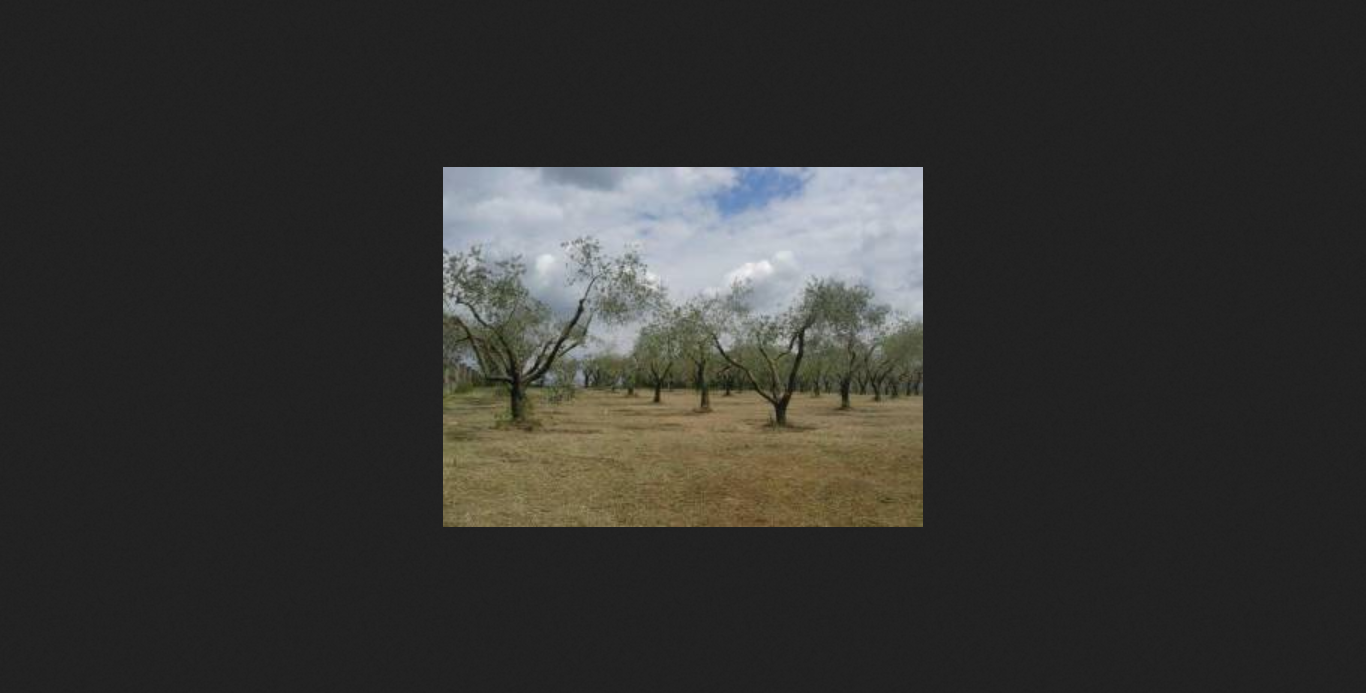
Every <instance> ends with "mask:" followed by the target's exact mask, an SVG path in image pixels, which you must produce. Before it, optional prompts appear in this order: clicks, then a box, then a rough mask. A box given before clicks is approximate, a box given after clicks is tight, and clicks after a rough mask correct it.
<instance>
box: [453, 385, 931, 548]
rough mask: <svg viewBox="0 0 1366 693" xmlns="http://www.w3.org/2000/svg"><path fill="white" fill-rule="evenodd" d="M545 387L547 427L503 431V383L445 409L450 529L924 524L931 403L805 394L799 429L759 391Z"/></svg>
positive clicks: (797, 408)
mask: <svg viewBox="0 0 1366 693" xmlns="http://www.w3.org/2000/svg"><path fill="white" fill-rule="evenodd" d="M639 392H640V395H641V396H639V397H636V398H634V399H628V398H626V397H623V396H622V393H620V392H618V393H616V394H611V393H607V392H592V391H589V392H583V391H581V392H579V394H578V397H577V398H576V399H575V400H574V401H572V402H567V403H564V404H560V405H558V406H557V405H551V404H547V403H545V402H544V401H543V400H542V399H541V393H540V392H533V393H532V397H533V398H535V405H536V409H535V414H534V416H535V417H536V418H538V419H540V421H541V423H542V424H543V426H542V427H541V428H540V429H538V430H534V431H520V430H515V429H513V430H508V429H498V428H496V427H495V417H496V415H497V414H499V413H502V412H504V411H505V410H506V408H507V402H506V401H505V400H503V399H498V398H497V397H496V394H495V392H494V391H493V390H488V389H484V390H477V391H475V392H473V393H470V394H466V395H461V396H459V397H457V398H455V400H454V401H453V403H452V404H451V405H450V406H449V407H447V409H446V411H445V413H444V414H443V417H442V418H443V421H442V424H443V425H442V427H443V445H442V456H441V457H442V490H443V493H444V505H443V508H442V517H443V524H444V525H445V526H447V527H455V526H544V525H553V526H603V527H608V526H660V525H664V526H791V525H822V526H903V527H904V526H914V527H920V526H923V525H924V502H923V487H924V455H923V449H924V426H923V415H922V409H923V403H924V400H923V398H920V397H909V398H902V399H897V400H884V401H882V402H877V403H874V402H873V401H872V396H866V397H859V396H854V398H853V400H854V401H853V406H854V410H853V411H850V412H839V411H836V409H835V408H836V407H837V406H838V405H839V397H838V395H836V396H833V397H832V396H829V395H825V396H822V397H820V398H813V397H811V396H809V395H804V394H800V393H799V394H797V395H795V396H793V399H792V405H791V407H790V408H789V410H788V420H789V422H790V423H792V424H794V426H795V427H796V428H795V430H774V429H771V428H766V427H765V424H766V423H767V422H768V419H769V417H770V415H771V414H772V411H773V410H772V407H770V406H768V403H767V402H765V401H764V400H762V399H761V398H760V397H759V396H758V395H756V394H754V393H752V392H749V393H744V394H740V395H735V396H732V397H723V396H721V395H720V393H717V394H714V395H713V397H712V408H713V410H714V411H713V412H712V413H710V414H697V413H694V412H693V411H692V408H693V407H696V406H697V396H696V394H695V393H694V392H693V391H691V390H678V391H676V392H674V393H672V394H670V393H668V392H665V393H664V402H663V403H662V404H657V405H656V404H651V403H650V394H651V393H649V392H646V391H643V390H642V391H639Z"/></svg>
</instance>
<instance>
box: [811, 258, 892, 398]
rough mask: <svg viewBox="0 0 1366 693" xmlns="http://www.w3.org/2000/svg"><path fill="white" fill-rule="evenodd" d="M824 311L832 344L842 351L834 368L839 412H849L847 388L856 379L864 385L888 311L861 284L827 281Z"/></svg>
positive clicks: (888, 308)
mask: <svg viewBox="0 0 1366 693" xmlns="http://www.w3.org/2000/svg"><path fill="white" fill-rule="evenodd" d="M824 298H825V301H824V305H823V310H824V313H825V317H826V321H825V323H824V324H825V327H826V330H827V332H828V335H829V337H830V339H831V341H832V342H833V343H835V344H837V345H838V346H839V347H840V349H842V350H843V354H842V355H841V357H840V360H839V362H838V363H837V364H836V366H835V368H834V373H835V376H836V378H838V380H839V386H840V409H849V408H850V406H849V386H850V383H852V382H853V381H854V379H855V378H858V379H859V380H860V382H861V383H862V384H865V385H866V383H867V377H868V376H867V372H866V367H867V361H868V359H869V357H870V356H871V355H872V352H873V350H874V349H875V348H876V347H877V343H878V340H879V339H880V338H881V337H882V335H883V333H884V330H885V325H886V322H887V316H888V314H889V313H890V312H891V308H890V307H888V306H886V305H883V304H879V303H875V302H874V300H873V290H872V289H870V288H869V287H868V286H867V285H864V284H854V285H849V284H845V283H844V282H842V281H831V282H828V283H827V285H826V287H825V293H824Z"/></svg>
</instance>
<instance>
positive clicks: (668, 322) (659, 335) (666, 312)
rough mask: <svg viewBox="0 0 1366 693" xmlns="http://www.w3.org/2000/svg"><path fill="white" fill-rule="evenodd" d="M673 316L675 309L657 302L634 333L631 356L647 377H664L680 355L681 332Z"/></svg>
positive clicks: (681, 351) (681, 347)
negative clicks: (648, 317)
mask: <svg viewBox="0 0 1366 693" xmlns="http://www.w3.org/2000/svg"><path fill="white" fill-rule="evenodd" d="M675 316H676V310H675V309H673V308H671V307H669V306H667V305H665V306H661V307H660V308H659V310H658V311H656V313H655V315H654V316H653V318H652V319H651V320H650V322H649V323H647V324H646V325H645V326H644V327H642V328H641V330H640V334H639V335H638V336H637V337H636V344H635V347H634V348H633V349H632V350H631V358H632V359H633V360H634V362H635V364H636V365H637V367H638V368H639V369H640V370H641V371H643V372H644V373H645V374H647V375H649V376H650V377H651V378H654V379H662V378H664V377H665V376H666V374H668V373H669V372H670V371H671V370H672V369H673V366H674V364H675V363H676V362H677V361H678V360H679V358H681V357H682V355H683V342H682V340H681V339H680V337H681V332H680V330H679V326H678V324H677V323H676V322H675V320H674V317H675Z"/></svg>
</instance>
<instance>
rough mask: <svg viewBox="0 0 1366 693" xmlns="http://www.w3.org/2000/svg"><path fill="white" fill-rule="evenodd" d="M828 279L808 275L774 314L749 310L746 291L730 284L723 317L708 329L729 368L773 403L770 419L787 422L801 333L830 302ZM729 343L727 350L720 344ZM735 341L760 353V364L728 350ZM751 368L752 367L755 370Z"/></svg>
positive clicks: (803, 346) (778, 423) (803, 349)
mask: <svg viewBox="0 0 1366 693" xmlns="http://www.w3.org/2000/svg"><path fill="white" fill-rule="evenodd" d="M829 286H830V283H829V281H828V280H820V279H813V280H811V281H810V282H808V283H807V285H806V289H805V290H804V291H803V292H802V295H801V296H800V297H799V298H798V299H797V300H796V302H795V303H794V304H793V305H792V306H791V307H789V308H788V309H787V310H785V311H783V312H782V313H779V314H777V315H757V316H755V315H750V311H749V305H748V296H749V291H747V290H746V287H745V286H743V285H736V286H734V287H732V291H731V293H730V294H729V295H728V296H727V297H726V299H725V302H724V304H723V305H724V306H725V308H726V312H727V315H726V319H723V320H719V321H717V322H716V323H715V324H714V325H713V326H712V329H711V338H712V343H713V344H715V345H716V350H717V351H718V352H719V353H720V354H721V358H723V359H725V360H726V362H727V363H729V364H730V365H731V366H732V367H733V368H735V369H736V370H738V371H740V373H742V374H744V376H745V378H746V379H747V380H748V381H749V383H750V385H752V386H753V387H754V391H755V392H757V393H759V396H760V397H763V398H764V399H765V400H767V401H768V403H769V404H770V405H772V406H773V423H774V425H776V426H787V425H788V423H787V407H788V404H789V403H791V401H792V393H793V392H794V391H795V390H796V388H797V374H798V372H799V371H800V370H801V365H802V358H803V357H804V356H805V355H806V338H807V334H808V333H809V332H810V331H811V329H812V328H813V327H815V326H816V325H817V324H818V323H819V322H821V321H822V320H823V319H825V317H826V314H827V312H828V311H827V305H828V304H829V302H830V296H829ZM727 343H729V344H730V345H731V348H730V349H729V350H728V349H727V348H726V344H727ZM741 345H748V346H750V347H751V348H752V349H753V350H754V352H755V353H757V354H758V355H759V356H760V357H761V363H762V364H763V365H762V366H760V367H751V366H750V365H747V364H746V363H745V360H746V359H743V358H740V357H739V355H738V354H736V353H734V352H735V351H736V349H737V347H739V346H741ZM756 371H757V372H756Z"/></svg>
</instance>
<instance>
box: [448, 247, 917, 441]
mask: <svg viewBox="0 0 1366 693" xmlns="http://www.w3.org/2000/svg"><path fill="white" fill-rule="evenodd" d="M565 247H566V250H567V251H568V257H569V263H570V269H571V274H570V279H569V282H570V285H571V286H578V287H581V288H580V291H581V293H580V298H579V300H578V302H577V304H576V306H575V310H574V313H573V314H572V315H570V316H567V317H563V318H556V317H555V316H553V315H552V314H551V311H550V310H549V308H548V307H546V306H545V304H543V303H542V302H540V301H538V300H537V299H535V298H533V297H532V296H531V295H530V293H529V292H528V291H527V289H526V286H525V284H524V282H523V279H522V278H523V275H524V274H525V271H526V267H525V265H524V264H523V263H522V262H521V259H520V258H511V259H506V260H490V259H487V258H485V257H484V255H483V253H482V251H481V249H480V248H478V247H474V248H471V249H469V250H468V251H465V252H461V253H455V254H450V253H446V252H445V251H443V280H444V281H443V291H442V297H443V313H442V324H443V361H444V362H445V363H446V364H452V363H463V362H464V361H466V360H468V361H473V363H474V364H475V366H476V367H477V369H478V372H479V374H480V375H481V376H482V377H483V379H484V380H485V381H486V382H490V383H501V384H503V385H505V386H506V387H507V388H508V391H509V393H510V397H511V402H510V411H511V415H512V418H513V419H514V420H516V421H522V420H524V419H525V413H526V408H525V398H526V388H527V387H528V386H530V385H532V384H535V383H540V382H542V381H543V380H545V379H546V377H547V375H549V376H550V380H551V381H552V382H554V383H557V384H558V385H559V386H560V387H563V386H565V385H566V383H569V384H572V383H573V381H575V380H576V379H577V378H578V375H579V374H580V373H581V374H582V378H583V383H584V385H585V386H587V387H609V388H611V389H613V390H616V389H618V388H623V389H625V390H626V396H635V390H636V388H637V387H648V388H651V389H653V391H654V400H653V401H655V402H659V401H660V400H661V392H662V390H663V389H664V388H665V387H666V386H669V387H673V386H675V385H679V384H684V385H692V386H694V387H696V388H697V390H698V396H699V402H698V408H697V410H698V411H700V412H709V411H711V391H712V389H713V388H718V387H719V388H724V390H725V395H730V394H731V392H732V391H736V390H740V389H747V390H752V391H753V392H755V393H757V394H758V395H759V396H761V397H762V398H764V399H765V400H766V401H767V402H768V403H769V404H770V405H771V406H772V407H773V411H774V416H773V420H774V423H775V424H776V425H779V426H786V425H787V423H788V422H787V409H788V407H789V405H790V404H791V400H792V397H793V395H794V393H797V392H807V391H809V392H811V394H812V395H813V396H820V395H821V394H822V393H823V392H834V391H836V390H838V392H839V394H840V408H841V409H848V408H850V406H851V405H850V401H849V397H850V392H851V390H852V389H854V388H855V387H857V388H858V390H859V391H860V392H866V391H867V390H868V389H871V390H872V392H873V399H874V400H875V401H880V400H881V399H882V397H883V394H884V393H888V394H890V396H892V397H898V396H900V395H901V394H902V393H903V392H904V393H905V394H920V392H921V387H922V384H923V377H924V376H923V373H924V370H923V361H924V324H923V321H921V320H920V319H910V318H908V317H906V316H904V315H899V314H897V313H895V312H894V311H893V310H892V308H891V307H890V306H888V305H886V304H882V303H878V302H877V301H876V300H875V297H874V294H873V292H872V290H871V289H870V288H868V287H867V286H866V285H863V284H850V283H846V282H844V281H841V280H837V279H813V280H811V281H809V282H808V283H807V284H806V286H805V287H804V288H803V289H802V290H801V291H800V293H799V294H798V295H796V296H794V297H793V298H792V300H791V302H790V304H789V305H788V306H787V307H786V308H785V309H784V310H782V311H780V312H777V313H769V314H760V313H755V312H754V311H753V310H752V292H751V291H750V289H749V287H748V286H747V285H745V284H736V285H734V286H732V287H730V290H729V291H728V292H727V293H725V294H722V295H699V296H695V297H693V298H691V299H689V300H687V301H686V302H684V303H682V304H673V303H671V302H670V301H669V300H668V298H667V294H666V293H665V291H664V290H663V287H661V286H659V285H658V284H657V283H654V282H651V281H648V280H647V274H646V268H645V265H644V263H643V262H642V261H641V259H640V257H639V255H638V254H636V253H635V252H634V251H628V252H626V253H623V254H621V255H617V256H608V255H606V254H604V253H603V251H602V248H601V246H600V245H599V244H598V242H597V241H596V240H594V239H591V238H579V239H576V240H575V241H572V242H570V243H567V244H565ZM641 318H644V325H643V327H642V328H641V329H640V331H639V333H638V335H637V337H636V340H635V344H634V346H633V348H632V350H631V351H630V352H629V353H627V354H615V353H611V352H604V353H599V354H596V355H593V356H588V357H584V358H581V359H576V358H575V357H573V356H570V354H571V352H573V351H574V350H575V349H577V348H579V347H581V346H583V344H584V343H585V341H586V340H587V339H588V332H589V326H590V325H591V324H592V323H593V322H594V321H595V320H596V321H598V322H600V323H610V324H622V323H625V322H629V321H634V320H639V319H641ZM571 394H572V393H571ZM558 396H559V395H557V397H558Z"/></svg>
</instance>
